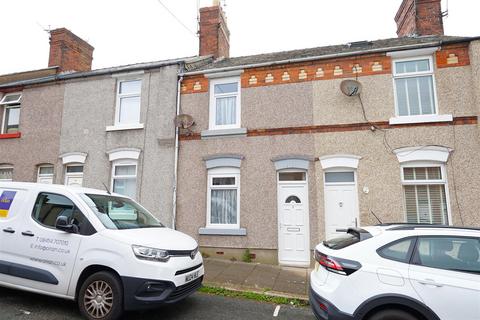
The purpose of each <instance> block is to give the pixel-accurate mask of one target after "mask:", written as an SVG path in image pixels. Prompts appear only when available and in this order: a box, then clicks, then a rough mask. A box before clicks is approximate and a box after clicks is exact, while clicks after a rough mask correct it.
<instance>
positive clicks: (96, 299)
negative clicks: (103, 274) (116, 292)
mask: <svg viewBox="0 0 480 320" xmlns="http://www.w3.org/2000/svg"><path fill="white" fill-rule="evenodd" d="M83 300H84V304H85V309H86V311H87V312H88V314H89V315H90V316H91V317H92V318H95V319H101V318H104V317H105V316H106V315H107V314H108V313H109V312H110V311H111V310H112V306H113V290H112V288H111V287H110V286H109V285H108V283H106V282H105V281H95V282H92V283H91V284H90V285H89V286H88V287H87V289H86V290H85V295H84V297H83Z"/></svg>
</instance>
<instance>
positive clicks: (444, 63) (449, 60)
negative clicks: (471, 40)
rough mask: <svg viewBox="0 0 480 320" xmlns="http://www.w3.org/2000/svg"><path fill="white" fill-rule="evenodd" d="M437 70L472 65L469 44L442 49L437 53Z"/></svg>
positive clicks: (448, 46) (459, 44) (453, 45)
mask: <svg viewBox="0 0 480 320" xmlns="http://www.w3.org/2000/svg"><path fill="white" fill-rule="evenodd" d="M436 60H437V68H448V67H462V66H468V65H469V64H470V57H469V55H468V43H458V44H452V45H447V46H444V47H442V50H440V51H437V53H436Z"/></svg>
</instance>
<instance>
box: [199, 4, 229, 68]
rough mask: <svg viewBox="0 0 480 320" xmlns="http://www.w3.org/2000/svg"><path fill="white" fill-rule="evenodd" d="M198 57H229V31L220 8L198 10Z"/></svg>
mask: <svg viewBox="0 0 480 320" xmlns="http://www.w3.org/2000/svg"><path fill="white" fill-rule="evenodd" d="M199 53H200V55H201V56H205V55H213V56H214V57H215V58H219V57H227V58H228V57H229V56H230V31H228V27H227V22H226V19H225V15H224V13H223V10H222V8H221V7H220V6H213V7H207V8H201V9H200V52H199Z"/></svg>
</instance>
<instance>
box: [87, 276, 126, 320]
mask: <svg viewBox="0 0 480 320" xmlns="http://www.w3.org/2000/svg"><path fill="white" fill-rule="evenodd" d="M122 300H123V290H122V284H121V282H120V280H119V279H118V277H116V276H115V275H113V274H112V273H110V272H106V271H101V272H97V273H94V274H92V275H91V276H90V277H88V278H87V280H85V282H83V284H82V287H81V288H80V291H79V293H78V307H79V308H80V312H81V313H82V314H83V316H85V318H87V319H89V320H115V319H118V318H120V316H121V315H122V312H123V306H122Z"/></svg>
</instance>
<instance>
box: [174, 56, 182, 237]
mask: <svg viewBox="0 0 480 320" xmlns="http://www.w3.org/2000/svg"><path fill="white" fill-rule="evenodd" d="M183 70H184V68H183V64H181V65H180V73H182V72H183ZM182 81H183V76H179V77H178V81H177V112H176V115H177V116H178V115H179V114H180V89H181V88H180V86H181V83H182ZM179 135H180V128H178V127H175V159H174V169H173V202H172V204H173V208H172V219H173V221H172V229H174V230H175V229H176V221H177V178H178V151H179V148H180V144H179V141H178V140H179V139H178V138H179Z"/></svg>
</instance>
